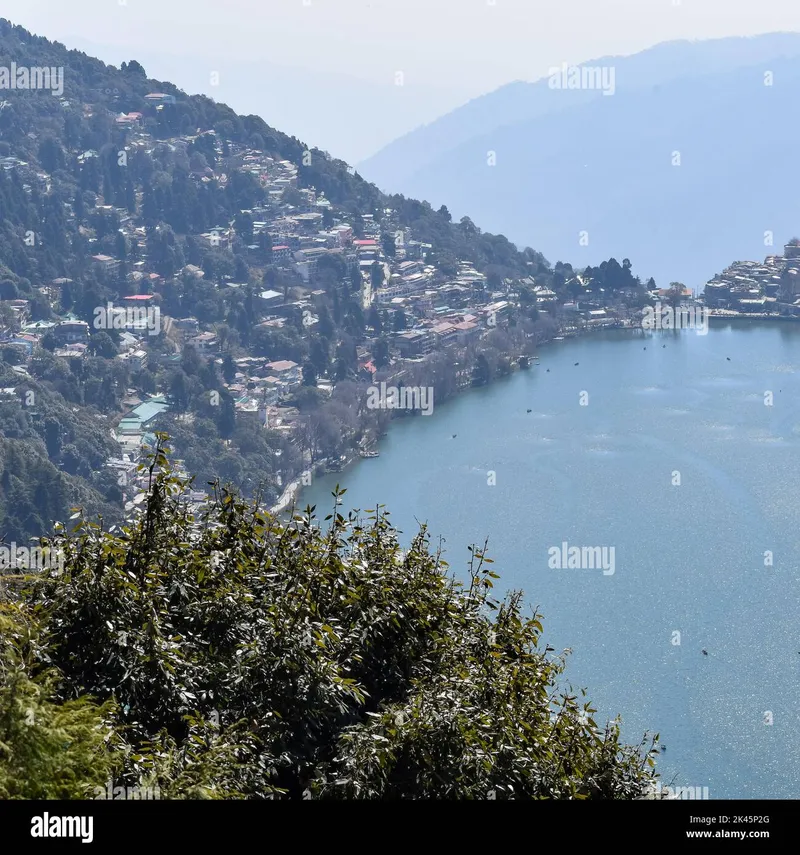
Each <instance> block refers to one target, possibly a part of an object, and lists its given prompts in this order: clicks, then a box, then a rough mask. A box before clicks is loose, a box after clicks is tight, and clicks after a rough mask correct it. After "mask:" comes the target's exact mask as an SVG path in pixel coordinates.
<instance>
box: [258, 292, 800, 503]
mask: <svg viewBox="0 0 800 855" xmlns="http://www.w3.org/2000/svg"><path fill="white" fill-rule="evenodd" d="M708 318H709V321H711V320H717V321H731V320H744V321H766V320H769V321H789V322H795V323H798V322H800V316H797V317H793V316H787V315H773V314H764V315H762V314H755V313H750V312H747V313H743V312H728V311H727V310H725V309H716V310H713V309H712V310H710V311H709V315H708ZM615 329H616V330H626V331H629V332H645V333H647V332H653V331H652V330H645V329H643V328H642V327H641V326H639V325H638V324H637V325H634V324H631V323H629V322H626V321H621V322H620V321H615V322H610V323H609V322H605V323H602V324H597V325H595V326H587V327H584V328H583V329H575V328H567V329H564V330H559V334H558V335H557V336H553V338H550V339H547V341H543V342H541V344H539V345H538V346H537V350H538V349H539V348H542V347H546V346H547V345H549V344H553V343H557V342H560V341H566V340H567V339H574V338H579V337H583V336H588V335H591V334H592V333H595V332H598V331H607V330H615ZM520 358H521V357H517V361H516V362H515V368H514V370H513V371H512V372H511V374H509V375H507V376H509V377H510V376H512V375H513V374H515V373H516V372H517V371H530V370H532V369H533V368H535V367H536V366H537V365H538V361H537V360H538V357H537V356H528V357H527V358H528V360H529V364H528V367H527V368H522V367H520V365H519V359H520ZM498 379H505V378H495V379H494V380H491V381H490V382H489V384H487V385H491V383H494V382H495V381H496V380H498ZM479 388H481V387H480V386H473V385H472V384H471V383H470V384H469V385H466V386H462V387H460V388H459V389H458V390H457V391H456V393H455V394H454V395H452V396H451V397H452V398H456V397H458V396H460V395H464V394H467V393H469V392H470V391H471V390H473V389H479ZM448 400H449V399H448ZM392 421H394V420H392ZM388 428H389V429H390V428H391V422H390V423H389V425H388ZM379 441H380V437H377V438H376V440H375V443H374V445H375V446H376V445H377V444H378V442H379ZM344 457H345V458H346V461H345V463H344V464H342V467H341V469H339V470H338V473H337V474H344V473H345V472H347V470H348V469H350V467H351V466H352V465H353V464H354V463H357V462H359V460H361V459H362V458H361V457H360V456H359V454H358V452H357V451H353V452H348V453H346V454H345V455H344ZM320 462H322V461H320ZM322 474H323V475H331V474H334V472H333V470H328V469H326V470H325V471H324V472H323V473H322ZM302 491H303V484H302V479H301V478H297V479H296V480H294V481H292V482H291V483H290V484H289V485H288V486H287V487H286V489H285V490H284V491H283V493H282V494H281V497H280V499H279V500H278V502H277V503H276V504H275V505H274V506H273V507H272V508H271V509H270V513H272V514H275V515H278V514H281V513H286V512H287V511H289V510H290V509H292V508H296V506H297V501H298V499H299V497H300V495H301V493H302Z"/></svg>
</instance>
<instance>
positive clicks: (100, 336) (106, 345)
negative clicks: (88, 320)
mask: <svg viewBox="0 0 800 855" xmlns="http://www.w3.org/2000/svg"><path fill="white" fill-rule="evenodd" d="M89 351H90V352H91V353H93V354H94V355H95V356H102V357H103V358H104V359H113V358H114V357H115V356H116V355H117V353H119V351H118V350H117V346H116V345H115V344H114V342H113V340H112V338H111V336H110V335H109V334H108V333H107V332H106V331H105V330H99V331H98V332H95V334H94V335H93V336H92V337H91V338H90V339H89Z"/></svg>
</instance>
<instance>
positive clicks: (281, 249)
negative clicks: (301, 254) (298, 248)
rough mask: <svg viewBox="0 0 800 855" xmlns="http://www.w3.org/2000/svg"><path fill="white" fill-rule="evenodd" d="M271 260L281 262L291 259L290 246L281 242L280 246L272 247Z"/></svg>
mask: <svg viewBox="0 0 800 855" xmlns="http://www.w3.org/2000/svg"><path fill="white" fill-rule="evenodd" d="M272 260H273V262H275V263H276V264H279V263H281V262H288V261H291V260H292V250H291V248H290V247H288V246H286V245H285V244H281V245H280V246H273V247H272Z"/></svg>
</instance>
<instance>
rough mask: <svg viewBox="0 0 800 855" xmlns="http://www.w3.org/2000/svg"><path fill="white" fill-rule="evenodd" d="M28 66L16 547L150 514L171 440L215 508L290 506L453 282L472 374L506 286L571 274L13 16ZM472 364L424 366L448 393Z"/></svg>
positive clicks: (3, 485) (2, 333) (19, 209)
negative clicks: (78, 510) (37, 32)
mask: <svg viewBox="0 0 800 855" xmlns="http://www.w3.org/2000/svg"><path fill="white" fill-rule="evenodd" d="M12 63H15V64H16V66H14V67H17V68H25V69H29V68H34V69H36V68H48V69H49V68H53V69H54V76H53V79H52V84H51V85H50V84H47V85H49V86H50V88H40V89H25V88H16V89H6V90H4V92H3V96H4V100H3V101H2V103H0V166H1V167H2V168H0V358H1V359H2V361H0V370H2V374H3V377H4V380H3V403H2V415H3V418H4V419H5V425H6V428H5V430H4V432H3V437H2V438H0V443H2V449H0V451H2V459H19V458H18V455H17V456H15V452H14V449H13V448H12V447H11V445H10V443H11V442H12V441H21V442H22V443H23V444H24V445H25V456H26V459H28V461H29V462H28V464H26V466H25V467H23V469H21V470H20V471H19V472H17V473H14V474H15V475H17V476H22V477H24V478H26V479H28V480H26V481H25V483H26V498H25V500H24V501H23V500H22V499H21V498H20V496H19V492H18V490H17V489H16V487H15V483H16V482H14V481H13V479H12V481H9V474H8V473H6V475H4V476H3V480H0V522H2V523H3V526H4V527H3V528H2V529H0V536H4V537H6V538H7V539H12V538H16V539H17V540H20V541H23V540H25V539H26V538H28V537H30V536H34V535H39V534H42V533H44V530H46V529H48V528H49V526H50V524H51V522H52V521H53V520H54V519H62V520H63V519H65V518H66V517H67V516H69V509H70V507H71V506H72V505H74V504H79V505H81V506H82V507H84V509H85V510H87V511H88V512H97V511H102V512H103V515H104V517H105V518H106V519H107V520H108V521H115V520H117V519H119V518H121V517H122V516H123V515H124V514H127V513H128V512H132V511H133V510H135V508H136V507H137V502H140V501H141V500H142V498H143V496H144V492H145V485H144V482H143V480H142V477H141V475H140V474H139V472H138V469H137V466H138V461H139V459H140V457H141V455H142V453H143V450H144V449H146V448H147V447H148V444H151V443H152V437H153V431H154V430H155V429H156V428H157V427H160V428H162V429H165V430H168V431H169V432H170V434H171V435H172V436H173V438H174V442H175V445H176V448H177V450H178V452H179V455H180V458H179V460H180V464H181V465H185V469H184V470H183V471H184V472H186V473H187V474H188V473H189V472H191V473H193V474H195V475H196V476H197V481H198V488H199V489H198V491H197V495H196V498H197V501H198V502H202V501H203V500H204V496H205V491H206V486H207V482H210V481H214V480H216V479H221V480H222V481H231V482H233V483H235V484H237V486H239V487H240V488H241V489H242V490H243V491H244V492H245V493H246V494H248V495H250V494H255V493H258V492H261V491H263V495H265V496H267V497H268V498H270V499H276V498H277V497H278V496H279V495H280V493H281V492H282V490H283V488H284V486H285V485H286V484H287V483H289V482H290V481H292V480H293V479H296V478H298V477H300V476H303V477H306V474H307V473H308V477H310V473H311V472H312V471H313V470H314V469H315V468H316V467H317V466H318V465H321V464H322V463H323V462H324V461H326V460H337V459H339V457H340V456H343V455H345V454H354V453H356V452H357V450H358V449H359V448H362V447H363V446H364V444H365V443H367V442H370V441H372V440H373V439H374V437H375V436H377V435H378V433H379V432H380V431H381V430H382V429H383V428H382V427H381V420H384V419H385V418H387V417H390V416H391V414H387V413H385V412H371V411H367V410H366V409H365V407H364V404H363V393H364V388H365V385H364V384H365V383H366V381H368V380H369V379H370V378H371V376H372V374H374V373H375V372H376V370H383V371H385V372H389V371H400V370H404V369H403V368H402V367H401V362H402V358H403V357H405V356H414V355H415V354H414V353H412V352H409V351H407V350H406V351H404V350H403V347H404V345H405V342H406V339H407V340H408V341H409V342H411V344H412V350H413V342H414V341H416V340H418V334H417V333H416V332H414V331H413V330H412V329H411V328H412V327H414V326H415V325H417V324H428V325H430V324H431V323H432V321H431V320H430V318H432V317H433V314H434V308H433V301H434V300H435V301H436V302H437V305H439V304H440V301H438V297H435V296H434V295H436V294H438V291H437V290H436V289H439V288H441V287H442V286H446V285H450V286H453V287H454V288H456V289H457V292H452V294H453V297H452V299H456V297H457V298H458V299H459V300H460V304H459V305H461V306H462V307H464V311H463V312H462V315H459V316H458V318H452V320H455V321H457V322H462V323H463V324H464V325H465V326H464V328H463V329H462V330H461V332H460V333H459V344H460V345H462V346H463V347H464V354H463V357H462V360H463V361H462V362H461V365H462V366H464V370H465V371H466V372H467V373H468V372H469V371H471V369H472V365H473V364H474V362H475V359H476V358H477V351H476V349H475V344H476V343H477V342H478V341H479V340H480V338H481V337H482V335H483V334H484V333H488V332H492V331H493V329H494V328H492V329H489V328H488V327H487V326H486V319H487V318H489V317H490V314H491V309H489V308H486V307H487V306H490V305H491V304H492V300H493V296H492V294H493V289H495V288H497V287H500V286H503V283H504V282H517V281H519V280H520V279H522V278H526V277H530V276H531V275H535V276H538V277H540V283H541V286H542V287H545V286H547V285H548V284H551V283H552V282H562V281H563V280H564V277H563V275H562V274H560V273H559V274H558V275H556V273H555V272H554V271H553V270H552V268H550V267H549V266H548V265H547V263H546V262H545V260H544V258H543V257H542V256H541V255H540V254H538V253H536V252H534V251H533V250H530V249H529V250H526V251H525V252H519V251H518V250H517V249H516V248H515V247H514V246H513V245H512V244H511V243H509V241H508V240H506V239H505V238H504V237H502V236H496V235H491V234H488V233H484V232H482V231H481V230H480V229H479V228H477V227H476V226H475V225H474V224H473V223H472V221H471V220H469V219H468V218H464V219H463V220H462V221H461V222H453V221H452V218H451V216H450V214H449V212H448V211H447V209H446V208H441V209H440V210H438V211H434V210H433V209H432V208H431V207H430V206H429V205H427V204H423V203H420V202H417V201H415V200H413V199H408V198H405V197H403V196H391V197H389V196H386V195H384V194H382V193H381V192H380V191H379V190H378V189H377V188H376V187H375V186H374V185H372V184H369V183H368V182H366V181H364V180H363V179H362V178H361V177H360V176H359V175H357V174H355V172H354V170H353V169H352V168H350V167H349V166H348V165H347V164H346V163H344V162H343V161H340V160H336V159H334V158H331V157H330V156H329V155H327V154H325V153H324V152H321V151H319V150H317V149H315V148H313V147H308V146H306V145H305V144H304V143H303V142H301V141H300V140H298V139H296V138H293V137H289V136H287V135H286V134H284V133H281V132H280V131H278V130H276V129H274V128H272V127H270V126H269V125H268V124H266V122H264V121H263V120H262V119H261V118H259V117H257V116H239V115H237V114H236V113H235V112H234V111H232V110H231V109H230V108H228V107H227V106H225V105H224V104H217V103H215V102H214V101H212V100H210V99H209V98H207V97H204V96H190V95H187V94H186V93H184V92H182V91H181V90H179V89H177V88H176V87H175V86H173V85H172V84H170V83H168V82H164V81H156V80H152V79H148V77H147V75H146V71H145V69H144V68H143V67H142V66H141V65H140V64H139V63H138V62H136V61H134V60H132V61H131V62H125V63H123V64H122V67H121V68H119V69H117V68H114V67H112V66H108V65H105V64H104V63H102V62H100V61H99V60H96V59H93V58H91V57H89V56H86V55H85V54H83V53H80V52H78V51H71V50H67V48H66V47H64V46H63V45H61V44H58V43H53V42H49V41H48V40H46V39H43V38H39V37H36V36H33V35H31V34H30V33H28V32H26V31H25V30H23V29H21V28H19V27H15V26H13V25H12V24H10V23H9V22H6V21H2V22H0V65H2V66H3V67H6V68H9V67H12ZM58 69H63V78H62V77H61V76H60V75H59V73H58ZM26 73H27V72H26ZM554 277H555V278H554ZM398 289H399V290H398ZM425 289H427V292H425ZM400 292H402V293H403V294H407V295H408V296H402V297H398V296H397V294H398V293H400ZM424 293H427V294H428V296H427V297H425V296H424ZM451 301H452V300H451ZM107 307H108V308H107ZM468 307H474V309H472V311H474V312H479V313H480V314H470V313H469V312H468V311H466V309H467V308H468ZM137 313H141V314H137ZM491 317H492V318H493V317H494V316H493V315H491ZM151 322H153V323H152V324H151ZM479 322H480V326H479ZM406 330H408V332H407V333H406ZM497 332H499V330H498V331H497ZM528 334H529V333H524V334H522V333H520V335H522V338H519V336H517V338H518V339H519V342H518V344H517V345H514V347H515V348H516V351H517V352H519V351H521V348H522V345H523V341H524V338H525V336H527V335H528ZM425 335H428V336H430V335H431V333H430V331H428V332H426V333H425ZM404 336H405V338H404ZM512 338H513V336H512ZM468 340H469V342H470V348H469V349H468V352H467V349H466V345H467V343H468ZM510 342H511V339H509V338H508V336H504V337H503V339H502V349H504V350H508V351H509V353H510V350H509V348H510V347H511V343H510ZM453 343H455V338H454V337H453ZM401 351H402V352H401ZM426 353H427V351H426ZM436 360H439V362H440V363H441V364H440V365H439V368H435V367H434V365H433V362H435V361H436ZM454 362H455V360H454V359H453V358H451V357H446V356H443V355H438V356H436V357H435V358H432V362H431V365H430V366H429V367H427V368H425V371H429V372H432V373H436V376H437V379H436V383H437V384H438V388H440V390H441V394H443V395H446V394H450V393H452V391H453V390H454V389H455V388H456V387H457V386H458V382H457V378H455V376H454V369H453V364H454ZM497 364H498V360H497V358H496V357H493V358H492V360H491V365H492V366H495V365H497ZM448 366H449V367H448ZM504 366H505V367H504ZM500 369H502V370H507V360H506V361H505V362H504V363H503V366H500V368H499V369H498V370H500ZM490 373H491V372H489V373H487V371H486V370H484V372H483V375H482V376H485V378H486V379H489V375H490ZM33 388H35V389H36V390H37V391H36V395H35V398H34V399H30V398H29V396H28V392H30V391H31V389H33ZM45 399H46V400H47V402H48V404H47V408H46V409H44V408H42V407H41V406H40V404H41V403H42V402H43V401H45ZM33 400H35V405H33V404H32V401H33ZM53 479H56V480H57V482H58V484H59V487H58V489H53Z"/></svg>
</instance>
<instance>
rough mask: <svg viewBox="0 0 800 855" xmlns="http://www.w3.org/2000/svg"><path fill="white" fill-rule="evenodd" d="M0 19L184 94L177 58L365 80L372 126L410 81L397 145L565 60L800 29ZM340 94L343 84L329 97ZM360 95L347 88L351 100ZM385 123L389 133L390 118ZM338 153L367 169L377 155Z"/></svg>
mask: <svg viewBox="0 0 800 855" xmlns="http://www.w3.org/2000/svg"><path fill="white" fill-rule="evenodd" d="M0 16H3V17H7V18H9V19H11V20H12V21H14V23H18V24H21V25H22V26H24V27H26V28H27V29H29V30H31V31H33V32H35V33H37V34H38V35H43V36H46V37H48V38H51V39H57V40H59V41H62V42H64V43H65V44H67V46H70V47H71V46H77V47H80V48H81V49H83V50H86V51H87V52H91V53H94V54H95V55H97V56H99V57H100V58H101V59H104V60H105V61H106V62H114V63H115V64H118V63H119V62H120V61H122V60H123V59H125V58H128V59H130V58H137V57H138V56H139V55H140V54H144V53H145V52H148V53H149V54H151V55H152V56H155V57H156V58H157V57H158V55H163V56H171V57H173V63H172V64H169V67H167V66H168V64H167V63H166V62H164V63H160V61H158V60H157V59H155V60H151V62H150V65H148V64H147V63H145V68H146V69H147V71H148V73H149V74H151V76H155V77H162V78H165V77H167V73H160V69H159V64H161V65H162V66H163V67H164V72H167V71H168V72H169V77H170V79H172V80H173V81H174V82H176V83H177V84H178V85H179V86H182V87H183V88H188V87H189V86H190V84H191V86H192V91H199V90H201V91H206V92H207V94H210V95H212V97H213V96H214V95H215V93H214V91H213V90H211V89H210V88H209V87H208V86H205V85H203V83H202V81H201V83H200V84H195V83H194V81H195V79H196V75H195V76H194V77H192V78H191V80H189V79H188V76H187V79H185V80H181V79H179V77H177V76H176V75H178V74H179V72H176V71H175V69H174V61H175V59H176V58H177V57H181V56H183V57H186V58H187V60H188V59H189V58H191V59H193V60H196V59H197V58H200V59H201V67H202V65H203V64H205V63H206V62H207V64H208V66H209V68H208V72H209V76H210V73H211V72H212V71H217V72H219V74H220V78H221V79H222V80H223V81H224V79H225V68H226V63H233V62H239V63H241V62H242V61H254V62H270V63H274V64H278V65H284V66H296V67H300V68H303V69H305V70H306V71H311V72H314V73H315V74H316V75H318V78H314V76H312V77H311V78H309V79H311V80H312V81H315V80H316V82H314V83H313V84H312V85H314V86H316V88H317V89H318V90H319V89H322V90H324V89H325V88H327V85H326V77H325V75H329V74H334V73H336V74H338V75H348V76H352V77H356V78H361V79H362V80H365V81H369V83H370V84H371V85H372V87H373V88H372V89H370V90H368V93H367V94H368V97H366V98H365V104H364V113H363V114H362V115H365V116H368V115H369V101H370V98H371V97H372V96H373V93H374V91H375V90H374V87H375V86H378V85H381V86H387V87H394V84H395V79H396V78H395V75H396V73H397V72H402V73H403V80H404V84H405V86H406V87H407V89H408V92H407V95H406V97H405V99H404V104H403V111H404V112H403V114H402V116H401V117H398V118H397V119H396V120H395V122H394V123H393V124H392V125H391V127H388V126H387V127H386V128H385V130H384V132H383V136H385V137H386V138H387V139H386V141H387V142H388V141H389V139H391V138H393V137H394V136H396V135H399V133H402V132H403V131H404V130H410V129H411V128H412V127H413V126H414V125H416V124H419V123H421V122H424V121H429V120H431V119H432V118H434V117H435V116H436V115H439V114H441V113H443V112H446V111H448V110H449V109H452V108H454V107H455V106H457V105H458V104H460V103H463V102H464V101H466V100H469V99H470V98H473V97H475V96H477V95H480V94H483V93H485V92H489V91H491V90H492V89H495V88H497V87H498V86H501V85H502V84H504V83H508V82H510V81H512V80H535V79H537V78H539V77H542V76H545V75H546V74H547V70H548V68H550V67H551V66H555V65H560V64H561V63H562V62H565V61H566V62H581V61H585V60H588V59H592V58H594V57H598V56H603V55H608V54H630V53H636V52H638V51H640V50H643V49H644V48H647V47H649V46H651V45H654V44H657V43H658V42H663V41H668V40H672V39H679V38H713V37H721V36H731V35H754V34H757V33H766V32H774V31H778V30H800V2H798V0H25V2H23V3H20V4H14V6H13V8H11V6H10V4H8V3H7V2H4V0H0ZM88 45H96V46H97V49H96V50H90V48H89V47H88ZM154 62H155V66H154ZM187 68H188V62H187ZM341 84H342V80H341V78H337V80H335V81H333V82H332V84H331V85H330V90H331V91H330V93H326V96H327V95H328V94H329V95H330V96H334V95H335V94H336V91H337V87H338V86H339V85H341ZM254 85H257V83H256V84H254ZM394 88H396V87H394ZM353 91H355V92H357V88H356V89H355V90H352V89H347V92H348V95H349V97H352V94H351V93H352V92H353ZM217 94H219V95H220V96H222V97H219V100H226V101H228V103H231V106H233V107H234V108H236V109H253V107H252V106H251V105H250V103H248V104H247V105H245V104H241V105H239V104H236V103H234V102H235V100H236V99H235V97H232V95H231V93H230V92H228V93H217ZM319 94H320V93H319V92H317V95H319ZM332 100H333V99H332ZM409 102H411V103H409ZM270 109H272V105H271V104H270ZM287 115H288V114H286V115H284V113H282V112H279V113H278V115H277V119H278V120H279V121H282V122H285V121H286V120H287ZM265 118H267V120H268V121H269V118H268V117H267V116H265ZM289 121H290V124H291V117H289ZM348 121H350V118H349V116H348ZM375 121H377V122H384V121H389V122H390V123H391V114H390V115H389V117H388V118H386V117H384V116H383V115H382V116H380V118H377V119H375ZM325 123H326V124H328V123H329V119H328V118H327V117H326V119H325ZM275 124H278V121H276V122H275ZM294 124H295V126H296V127H297V128H298V129H299V130H300V131H302V132H305V133H312V134H319V133H321V130H322V129H321V128H317V127H316V126H315V125H314V124H313V122H311V123H309V122H308V121H306V120H305V118H304V117H302V116H298V117H297V119H296V121H295V123H294ZM398 124H399V125H401V126H403V127H396V125H398ZM406 125H408V127H406ZM282 129H283V128H282ZM285 129H286V130H289V131H290V132H293V128H292V127H287V128H285ZM380 136H381V133H380V129H376V130H375V133H374V134H373V137H374V139H373V137H370V140H369V141H367V140H365V141H364V144H363V146H362V148H370V147H374V146H376V145H378V140H379V137H380ZM331 139H333V138H331ZM343 139H344V138H343ZM316 141H317V140H316V139H315V140H313V142H316ZM320 142H322V143H323V144H324V143H326V140H321V141H320ZM381 144H382V143H381ZM337 153H340V154H342V155H343V156H350V157H351V158H352V159H357V158H358V157H361V156H363V155H365V154H366V153H368V152H366V151H359V152H357V153H355V152H354V151H352V152H351V151H344V152H337Z"/></svg>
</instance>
